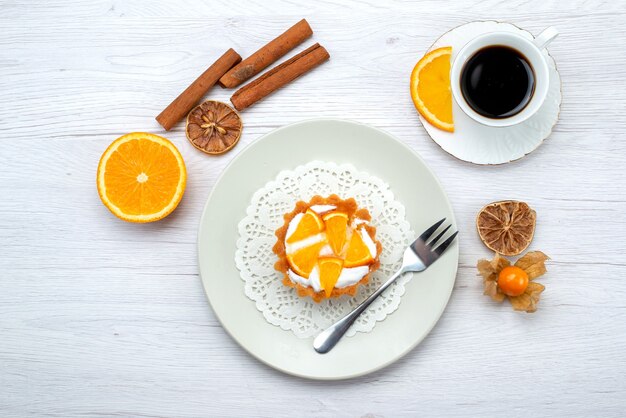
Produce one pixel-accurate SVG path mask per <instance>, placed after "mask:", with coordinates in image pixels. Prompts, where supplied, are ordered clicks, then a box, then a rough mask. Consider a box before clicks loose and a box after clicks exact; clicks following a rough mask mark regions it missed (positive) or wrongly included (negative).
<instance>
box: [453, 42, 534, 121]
mask: <svg viewBox="0 0 626 418" xmlns="http://www.w3.org/2000/svg"><path fill="white" fill-rule="evenodd" d="M534 90H535V74H534V72H533V68H532V66H531V65H530V63H529V62H528V60H527V59H526V57H524V56H523V55H522V54H520V53H519V52H518V51H516V50H515V49H513V48H509V47H507V46H501V45H495V46H488V47H486V48H483V49H481V50H479V51H478V52H476V53H475V54H474V55H473V56H472V57H471V58H470V59H469V60H468V61H467V62H466V63H465V66H464V67H463V70H462V71H461V91H462V92H463V97H465V100H466V101H467V103H468V104H469V105H470V107H471V108H472V109H474V111H476V112H477V113H479V114H481V115H483V116H486V117H488V118H493V119H503V118H508V117H510V116H513V115H515V114H517V113H519V112H521V111H522V109H524V107H525V106H526V105H527V104H528V102H530V99H531V97H532V95H533V91H534Z"/></svg>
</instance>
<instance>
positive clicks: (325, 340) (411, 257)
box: [313, 218, 459, 354]
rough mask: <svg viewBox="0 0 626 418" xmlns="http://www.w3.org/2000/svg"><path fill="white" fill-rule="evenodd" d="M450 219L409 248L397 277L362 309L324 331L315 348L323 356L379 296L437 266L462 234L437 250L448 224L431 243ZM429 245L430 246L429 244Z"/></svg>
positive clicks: (439, 223)
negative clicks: (400, 280) (399, 280)
mask: <svg viewBox="0 0 626 418" xmlns="http://www.w3.org/2000/svg"><path fill="white" fill-rule="evenodd" d="M445 220H446V218H443V219H442V220H440V221H439V222H437V223H435V224H434V225H433V226H431V227H430V228H428V229H427V230H426V231H424V233H423V234H422V235H420V236H419V237H418V238H417V239H416V240H415V241H414V242H413V244H411V245H409V246H408V247H407V249H406V250H404V257H403V259H402V267H400V270H398V271H397V272H396V273H395V274H394V275H393V276H391V277H390V278H389V279H388V280H387V281H386V282H385V283H383V284H382V285H381V286H380V287H379V288H378V289H376V291H375V292H374V293H372V294H371V295H370V296H369V297H368V298H367V299H365V300H364V301H363V302H362V303H361V304H360V305H359V306H357V307H356V308H354V310H353V311H352V312H350V313H349V314H348V315H346V316H344V317H343V318H341V319H340V320H339V321H337V322H335V323H334V324H333V325H331V326H330V327H328V328H327V329H326V330H324V331H323V332H322V333H321V334H320V335H318V336H317V337H315V340H313V348H315V351H317V352H318V353H320V354H324V353H328V352H329V351H330V350H332V348H333V347H334V346H335V344H337V343H338V342H339V340H340V339H341V337H343V334H345V333H346V331H348V328H350V326H352V324H353V323H354V321H356V319H357V318H358V317H359V315H361V314H362V313H363V311H364V310H366V309H367V307H368V306H370V304H371V303H372V302H374V300H376V298H377V297H378V296H380V295H381V294H382V293H383V292H384V291H385V290H386V289H387V288H388V287H389V286H391V284H392V283H393V282H394V281H395V280H396V279H397V278H398V277H400V276H402V275H403V274H404V273H408V272H410V271H412V272H419V271H424V270H426V269H427V268H428V267H429V266H430V265H431V264H432V263H434V262H435V261H436V260H437V259H438V258H439V257H440V256H441V254H443V253H444V251H446V249H448V247H449V246H450V244H452V241H454V238H456V235H457V234H458V233H459V232H458V231H456V232H454V233H453V234H452V235H450V236H449V237H448V239H446V240H445V241H444V242H442V243H441V244H440V245H439V246H438V247H437V248H434V246H435V244H437V241H439V240H440V239H441V238H442V237H443V236H444V234H445V233H446V232H447V231H448V229H450V226H452V225H448V226H447V227H446V228H445V229H444V230H443V231H441V232H440V233H439V235H437V236H436V237H435V238H434V239H433V240H432V241H430V242H428V240H429V238H430V237H431V236H432V235H433V234H434V233H435V231H437V229H439V227H440V226H441V225H442V224H443V222H444V221H445ZM427 242H428V243H427ZM433 248H434V249H433Z"/></svg>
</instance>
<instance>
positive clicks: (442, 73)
mask: <svg viewBox="0 0 626 418" xmlns="http://www.w3.org/2000/svg"><path fill="white" fill-rule="evenodd" d="M451 55H452V47H450V46H446V47H443V48H439V49H435V50H434V51H430V52H429V53H428V54H426V55H424V57H423V58H422V59H421V60H419V62H418V63H417V64H415V67H414V68H413V72H412V73H411V98H412V99H413V103H414V104H415V108H416V109H417V110H418V112H420V114H421V115H422V116H423V117H424V119H426V120H427V121H428V122H429V123H430V124H431V125H433V126H435V127H437V128H439V129H442V130H444V131H448V132H454V121H453V118H452V90H451V88H450V57H451Z"/></svg>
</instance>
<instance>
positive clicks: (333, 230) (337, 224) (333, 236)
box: [322, 212, 348, 255]
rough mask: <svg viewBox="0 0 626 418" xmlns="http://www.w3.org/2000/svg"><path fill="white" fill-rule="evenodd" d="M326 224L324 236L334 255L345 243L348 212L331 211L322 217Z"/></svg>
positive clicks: (339, 251) (338, 252)
mask: <svg viewBox="0 0 626 418" xmlns="http://www.w3.org/2000/svg"><path fill="white" fill-rule="evenodd" d="M322 219H323V220H324V223H325V224H326V237H327V239H328V244H329V245H330V248H332V250H333V252H334V253H335V255H339V254H341V252H342V250H343V246H344V245H345V243H346V232H347V231H348V214H346V213H343V212H331V213H328V214H326V215H324V217H323V218H322Z"/></svg>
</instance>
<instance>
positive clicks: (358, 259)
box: [344, 230, 373, 267]
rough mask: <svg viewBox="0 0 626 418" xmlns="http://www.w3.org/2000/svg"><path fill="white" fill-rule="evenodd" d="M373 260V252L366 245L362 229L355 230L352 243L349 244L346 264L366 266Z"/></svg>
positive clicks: (349, 265) (351, 239) (348, 265)
mask: <svg viewBox="0 0 626 418" xmlns="http://www.w3.org/2000/svg"><path fill="white" fill-rule="evenodd" d="M372 260H373V257H372V254H371V253H370V250H369V248H367V245H365V242H364V241H363V238H362V237H361V234H360V231H357V230H355V231H354V232H353V233H352V237H350V243H349V244H348V251H347V254H346V259H345V261H344V266H346V267H357V266H364V265H366V264H368V263H369V262H370V261H372Z"/></svg>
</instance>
